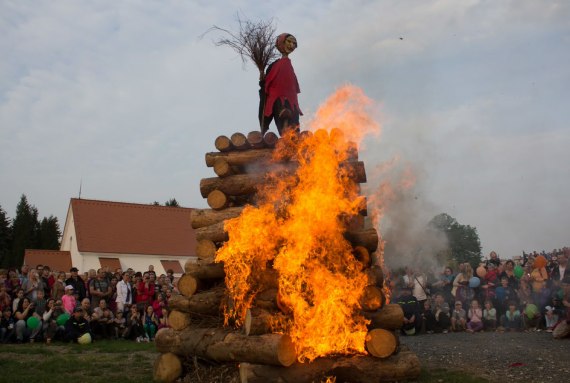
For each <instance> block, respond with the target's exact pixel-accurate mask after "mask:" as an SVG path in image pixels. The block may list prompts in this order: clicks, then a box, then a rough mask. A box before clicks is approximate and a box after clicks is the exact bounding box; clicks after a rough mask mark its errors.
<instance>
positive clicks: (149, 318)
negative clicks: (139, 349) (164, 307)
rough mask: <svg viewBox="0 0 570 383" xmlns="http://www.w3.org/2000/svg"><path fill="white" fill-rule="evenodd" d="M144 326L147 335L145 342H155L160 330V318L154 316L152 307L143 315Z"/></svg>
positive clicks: (148, 307)
mask: <svg viewBox="0 0 570 383" xmlns="http://www.w3.org/2000/svg"><path fill="white" fill-rule="evenodd" d="M143 326H144V333H145V341H146V342H148V341H149V340H150V341H153V340H154V334H156V331H157V330H158V318H157V317H156V315H154V310H153V308H152V306H147V308H146V310H145V312H144V315H143Z"/></svg>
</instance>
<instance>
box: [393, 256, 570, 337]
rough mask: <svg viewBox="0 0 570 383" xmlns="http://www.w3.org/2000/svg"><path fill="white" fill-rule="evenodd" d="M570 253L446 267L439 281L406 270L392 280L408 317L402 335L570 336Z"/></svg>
mask: <svg viewBox="0 0 570 383" xmlns="http://www.w3.org/2000/svg"><path fill="white" fill-rule="evenodd" d="M569 258H570V248H567V247H565V248H563V249H560V250H557V251H556V250H555V251H553V252H552V253H544V252H543V253H542V254H539V253H536V252H534V253H531V254H524V256H523V257H522V259H521V261H520V262H515V261H514V260H506V261H503V260H500V259H499V257H498V256H497V254H496V253H495V252H491V253H490V254H489V259H488V260H487V261H486V262H483V263H481V264H479V265H478V266H477V267H476V268H475V269H473V267H472V265H470V264H469V263H463V264H460V265H459V266H458V270H457V272H454V270H453V269H452V268H451V267H445V268H444V270H443V272H441V274H439V275H428V274H427V273H424V272H423V271H422V270H418V269H415V268H413V267H407V268H406V269H405V271H403V272H402V275H392V276H391V282H390V285H391V289H392V297H393V298H392V302H393V303H398V304H399V305H400V306H401V307H402V310H403V311H404V326H403V328H402V333H403V334H405V335H415V334H420V333H427V334H433V333H448V332H463V331H465V332H469V333H477V332H480V331H497V332H505V331H527V332H528V331H545V332H548V333H552V334H553V336H554V338H566V337H569V336H570V270H569V269H568V259H569Z"/></svg>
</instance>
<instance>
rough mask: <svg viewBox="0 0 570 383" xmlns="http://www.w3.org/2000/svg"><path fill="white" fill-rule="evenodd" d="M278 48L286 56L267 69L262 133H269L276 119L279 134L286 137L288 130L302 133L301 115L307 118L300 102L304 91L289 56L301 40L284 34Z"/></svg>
mask: <svg viewBox="0 0 570 383" xmlns="http://www.w3.org/2000/svg"><path fill="white" fill-rule="evenodd" d="M275 46H276V47H277V50H278V51H279V52H281V55H282V56H281V58H280V59H279V60H277V61H275V62H273V63H272V64H270V65H269V66H268V67H267V71H266V73H265V78H264V79H262V80H261V81H260V82H259V85H260V87H261V89H260V91H259V93H260V105H259V109H260V110H259V122H260V125H261V132H262V133H265V132H267V131H268V130H269V124H270V123H271V121H272V120H273V119H274V120H275V125H276V126H277V130H278V131H279V134H280V135H283V133H284V132H285V130H287V129H295V130H296V131H298V130H299V115H303V113H302V112H301V108H300V107H299V101H298V100H297V94H299V93H301V89H300V88H299V82H298V81H297V76H296V75H295V71H294V70H293V65H292V64H291V60H290V59H289V54H291V53H292V52H293V51H294V50H295V49H296V48H297V39H296V38H295V36H293V35H291V34H289V33H282V34H280V35H279V36H278V37H277V42H276V44H275Z"/></svg>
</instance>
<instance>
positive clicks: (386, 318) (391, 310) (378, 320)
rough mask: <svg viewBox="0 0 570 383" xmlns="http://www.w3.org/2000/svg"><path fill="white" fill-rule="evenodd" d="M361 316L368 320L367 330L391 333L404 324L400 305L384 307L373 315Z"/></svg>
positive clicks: (365, 314)
mask: <svg viewBox="0 0 570 383" xmlns="http://www.w3.org/2000/svg"><path fill="white" fill-rule="evenodd" d="M362 314H363V315H364V317H365V318H366V319H369V320H370V324H369V325H368V328H369V329H375V328H382V329H385V330H391V331H393V330H398V329H400V328H402V326H403V324H404V311H403V310H402V308H401V307H400V305H398V304H395V303H390V304H387V305H384V307H382V308H381V309H380V310H378V311H376V312H374V313H362Z"/></svg>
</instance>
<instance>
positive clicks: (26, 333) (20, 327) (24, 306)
mask: <svg viewBox="0 0 570 383" xmlns="http://www.w3.org/2000/svg"><path fill="white" fill-rule="evenodd" d="M14 316H15V318H16V341H17V342H18V343H22V342H23V341H24V339H25V338H26V337H29V339H30V343H33V342H34V341H35V337H36V335H38V333H39V332H40V330H41V326H38V327H36V328H34V329H32V328H29V327H28V319H29V318H30V317H32V316H34V304H33V303H32V302H31V301H30V299H29V298H28V297H24V298H23V299H22V300H21V301H20V302H19V303H18V310H16V313H14Z"/></svg>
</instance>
